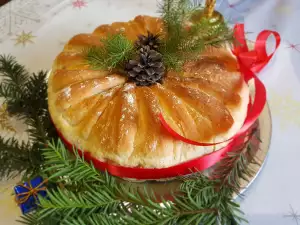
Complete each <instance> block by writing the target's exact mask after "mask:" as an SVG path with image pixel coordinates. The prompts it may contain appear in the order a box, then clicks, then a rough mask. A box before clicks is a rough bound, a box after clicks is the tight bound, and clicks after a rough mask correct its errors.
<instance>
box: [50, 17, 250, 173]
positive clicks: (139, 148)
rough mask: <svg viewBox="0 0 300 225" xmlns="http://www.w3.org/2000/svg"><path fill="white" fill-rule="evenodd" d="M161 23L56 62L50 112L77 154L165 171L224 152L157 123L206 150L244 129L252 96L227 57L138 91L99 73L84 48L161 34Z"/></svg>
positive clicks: (90, 37)
mask: <svg viewBox="0 0 300 225" xmlns="http://www.w3.org/2000/svg"><path fill="white" fill-rule="evenodd" d="M162 27H163V26H162V23H161V21H160V19H158V18H153V17H149V16H138V17H136V18H135V19H134V20H132V21H129V22H117V23H113V24H111V25H102V26H100V27H98V28H97V29H96V30H95V31H94V32H93V33H92V34H79V35H76V36H75V37H73V38H72V39H71V40H70V41H69V43H68V44H67V45H66V46H65V48H64V51H63V52H62V53H61V54H59V55H58V56H57V58H56V60H55V62H54V65H53V69H52V72H51V75H50V77H49V84H48V101H49V111H50V114H51V117H52V120H53V122H54V124H55V126H56V128H57V129H58V130H59V131H60V132H61V133H62V134H63V135H64V137H65V138H66V139H67V140H68V141H69V142H71V143H73V144H74V145H75V146H76V147H78V148H80V149H82V150H85V151H89V152H91V153H92V155H93V156H94V157H96V158H98V159H99V160H101V161H108V162H110V163H112V164H117V165H122V166H128V167H135V166H140V167H145V168H163V167H169V166H172V165H176V164H179V163H181V162H185V161H187V160H190V159H193V158H195V157H199V156H202V155H204V154H207V153H210V152H212V151H214V150H216V149H219V148H220V147H222V146H224V145H225V144H226V143H225V144H222V145H218V146H214V147H211V146H210V147H197V146H193V145H189V144H186V143H183V142H181V141H178V140H176V139H174V138H173V137H172V136H171V135H170V134H169V133H167V132H166V131H165V129H164V128H163V127H162V125H161V122H160V120H159V118H158V115H159V114H160V113H162V114H163V116H164V118H165V119H166V121H167V122H168V124H169V125H170V126H171V127H172V128H173V129H174V130H175V131H177V132H178V133H179V134H181V135H183V136H186V137H188V138H190V139H193V140H196V141H200V142H217V141H224V140H227V139H228V138H229V137H231V136H232V135H234V134H235V133H236V132H237V131H238V130H239V129H240V127H241V126H242V124H243V121H244V119H245V116H246V111H247V105H248V101H249V91H248V87H247V85H246V84H245V83H244V81H243V78H242V76H241V75H240V74H239V73H238V72H237V69H236V62H235V59H234V58H233V57H232V56H231V54H230V53H229V51H227V50H226V49H217V50H216V49H208V50H207V51H206V52H205V53H203V54H202V56H201V57H202V58H201V59H200V60H199V61H197V62H190V63H187V64H186V65H185V66H184V71H185V72H184V74H180V75H179V74H177V73H175V72H168V73H167V74H166V76H165V77H164V79H163V83H162V84H156V85H152V86H150V87H137V86H136V85H135V84H134V83H128V82H126V81H127V79H126V77H125V76H122V75H119V74H110V73H109V72H107V71H95V70H92V69H91V68H90V67H89V65H87V64H86V63H85V61H84V59H83V55H82V53H81V52H82V48H83V47H87V46H97V45H100V41H99V39H100V38H101V37H105V36H107V35H108V34H113V33H118V32H123V33H124V35H125V36H126V37H127V38H129V39H130V40H132V41H134V40H136V38H137V35H138V34H146V33H147V31H148V30H149V31H150V32H152V33H159V32H162Z"/></svg>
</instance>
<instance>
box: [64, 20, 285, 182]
mask: <svg viewBox="0 0 300 225" xmlns="http://www.w3.org/2000/svg"><path fill="white" fill-rule="evenodd" d="M272 34H273V35H274V37H275V39H276V49H277V48H278V46H279V44H280V35H279V34H278V33H277V32H273V31H268V30H265V31H262V32H261V33H260V34H259V35H258V37H257V40H256V43H255V48H254V50H253V51H249V50H248V47H247V44H246V40H245V33H244V25H243V24H237V25H236V26H235V28H234V36H235V38H236V40H237V43H238V44H237V43H236V44H235V45H234V49H233V53H234V54H235V55H236V57H237V59H238V63H239V66H240V72H241V73H242V74H243V76H244V78H245V81H246V82H248V81H249V80H250V79H253V80H254V85H255V96H254V102H253V105H252V106H251V107H250V108H248V113H247V116H246V119H245V122H244V125H243V126H242V128H241V129H240V130H239V132H238V133H237V134H236V135H234V137H232V138H230V139H229V140H226V141H229V143H228V145H227V146H226V147H224V148H222V149H220V150H218V151H215V152H212V153H210V154H207V155H204V156H201V157H199V158H196V159H193V160H190V161H187V162H184V163H181V164H178V165H175V166H171V167H168V168H161V169H147V168H131V167H124V166H117V165H112V164H109V163H106V162H101V161H99V160H97V159H96V158H94V157H93V156H91V154H90V153H89V152H84V151H81V150H79V153H80V154H81V155H84V157H85V159H86V160H88V161H92V163H93V164H94V166H95V168H97V169H99V170H102V171H105V170H107V171H108V172H109V173H110V174H112V175H114V176H117V177H122V178H133V179H138V180H145V179H156V180H158V179H163V178H170V177H176V176H180V175H186V174H190V173H192V172H193V171H203V170H206V169H208V168H209V167H211V166H213V165H215V164H216V163H217V162H219V161H220V160H221V159H222V158H224V156H225V155H226V153H227V152H229V151H232V150H234V146H236V145H237V144H238V143H239V140H238V137H240V136H241V135H243V134H245V133H246V132H247V131H248V129H249V128H250V127H251V126H252V125H253V123H254V122H255V121H256V120H257V118H258V117H259V115H260V113H261V112H262V110H263V108H264V106H265V103H266V89H265V87H264V85H263V83H262V82H261V81H260V80H259V79H258V78H257V77H256V76H255V74H254V73H256V72H259V71H260V70H261V69H262V68H263V67H264V66H265V65H266V64H267V63H268V62H269V61H270V59H271V58H272V56H273V54H274V52H275V50H276V49H275V50H274V52H273V53H272V54H271V55H267V52H266V41H267V39H268V38H269V36H270V35H272ZM160 119H161V122H162V125H163V126H164V127H165V128H166V130H167V131H168V132H169V133H170V134H171V135H172V136H173V137H174V138H175V139H177V140H181V141H183V142H186V143H189V144H192V145H198V146H210V145H216V144H218V143H198V142H196V141H193V140H189V139H188V138H185V137H183V136H181V135H180V134H178V133H176V132H175V131H174V130H173V129H172V128H171V127H170V126H169V125H168V124H167V122H166V121H165V120H164V118H163V116H162V114H161V115H160ZM59 136H60V137H61V138H62V140H63V141H64V143H65V144H66V146H67V147H68V149H70V150H72V149H73V146H72V144H71V143H69V142H68V141H67V140H66V139H65V138H64V137H63V135H62V134H61V133H59Z"/></svg>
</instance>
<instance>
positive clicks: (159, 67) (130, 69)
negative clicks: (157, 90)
mask: <svg viewBox="0 0 300 225" xmlns="http://www.w3.org/2000/svg"><path fill="white" fill-rule="evenodd" d="M139 54H140V55H139V56H140V58H139V60H129V62H128V63H127V64H126V71H127V74H128V77H129V79H130V80H131V81H134V82H135V83H136V85H137V86H150V85H152V84H155V83H160V82H161V81H162V77H163V75H164V74H165V67H164V65H163V62H162V55H161V54H160V53H158V52H157V51H155V50H151V49H150V47H149V46H146V47H144V48H141V49H140V52H139Z"/></svg>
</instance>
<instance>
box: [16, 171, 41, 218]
mask: <svg viewBox="0 0 300 225" xmlns="http://www.w3.org/2000/svg"><path fill="white" fill-rule="evenodd" d="M46 182H47V181H46V180H43V178H42V177H36V178H34V179H33V180H31V181H29V182H25V183H23V184H21V185H17V186H16V187H15V188H14V190H15V194H16V202H17V203H18V205H19V206H20V208H21V210H22V213H23V214H27V213H29V212H31V211H33V210H34V209H36V208H37V204H38V203H39V201H38V195H39V196H42V197H45V196H46V194H47V193H46V185H45V183H46Z"/></svg>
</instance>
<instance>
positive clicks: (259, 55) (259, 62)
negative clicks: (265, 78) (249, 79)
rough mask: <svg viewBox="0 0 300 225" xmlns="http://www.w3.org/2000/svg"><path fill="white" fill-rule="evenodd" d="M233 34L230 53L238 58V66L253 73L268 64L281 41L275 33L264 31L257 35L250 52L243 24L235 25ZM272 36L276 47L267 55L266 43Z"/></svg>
mask: <svg viewBox="0 0 300 225" xmlns="http://www.w3.org/2000/svg"><path fill="white" fill-rule="evenodd" d="M234 34H235V35H234V36H235V40H236V42H235V46H234V49H233V51H232V52H233V54H234V55H236V56H237V57H238V59H239V60H240V64H242V65H244V66H245V67H246V68H248V69H250V70H251V71H252V72H253V73H258V72H260V71H261V70H262V69H263V68H264V66H265V65H267V64H268V62H269V61H270V60H271V58H272V57H273V55H274V53H275V51H276V49H277V48H278V47H279V45H280V41H281V40H280V35H279V33H277V32H276V31H270V30H264V31H262V32H261V33H259V35H258V36H257V38H256V41H255V46H254V49H253V50H251V51H250V50H249V49H248V46H247V43H246V39H245V29H244V24H237V25H235V27H234ZM272 34H273V35H274V37H275V40H276V46H275V50H274V51H273V52H272V53H271V54H270V55H268V54H267V51H266V42H267V40H268V38H269V37H270V35H272Z"/></svg>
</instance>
